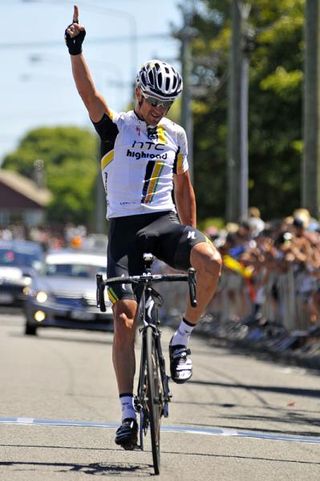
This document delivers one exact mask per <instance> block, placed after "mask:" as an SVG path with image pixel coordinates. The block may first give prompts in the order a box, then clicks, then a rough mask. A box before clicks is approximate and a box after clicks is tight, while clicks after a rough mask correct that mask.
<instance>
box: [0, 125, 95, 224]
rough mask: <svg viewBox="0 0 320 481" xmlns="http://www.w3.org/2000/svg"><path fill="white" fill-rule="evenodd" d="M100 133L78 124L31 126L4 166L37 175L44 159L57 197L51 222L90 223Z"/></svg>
mask: <svg viewBox="0 0 320 481" xmlns="http://www.w3.org/2000/svg"><path fill="white" fill-rule="evenodd" d="M96 149H97V141H96V136H95V135H94V134H93V133H91V132H90V131H89V130H88V129H81V128H78V127H42V128H38V129H34V130H31V131H30V132H28V133H27V134H26V135H25V136H24V138H23V139H22V140H21V142H20V144H19V145H18V148H17V149H16V150H15V151H14V152H12V153H10V154H9V155H7V156H6V157H5V158H4V161H3V165H2V167H3V168H4V169H11V170H14V171H16V172H19V173H20V174H22V175H24V176H26V177H29V178H33V176H34V168H35V165H34V163H35V161H36V160H37V159H42V161H43V164H44V177H45V179H46V181H47V187H48V189H49V190H50V191H51V192H52V193H53V200H52V202H51V203H50V205H49V207H48V212H47V220H48V222H53V223H59V224H63V223H65V222H74V223H83V224H86V225H88V224H90V221H91V219H92V215H93V210H94V207H95V194H94V187H95V180H96V176H97V173H98V165H97V160H96V157H97V152H96Z"/></svg>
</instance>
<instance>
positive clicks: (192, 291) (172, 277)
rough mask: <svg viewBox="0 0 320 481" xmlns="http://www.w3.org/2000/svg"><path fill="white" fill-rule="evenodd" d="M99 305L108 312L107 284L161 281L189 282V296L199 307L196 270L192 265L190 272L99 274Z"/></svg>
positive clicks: (193, 305) (102, 310) (191, 302)
mask: <svg viewBox="0 0 320 481" xmlns="http://www.w3.org/2000/svg"><path fill="white" fill-rule="evenodd" d="M96 278H97V307H99V308H100V311H101V312H106V304H105V301H104V290H105V287H106V286H112V285H117V284H135V285H138V284H144V285H146V284H153V283H159V282H181V281H183V282H188V285H189V297H190V304H191V306H192V307H197V299H196V283H197V282H196V271H195V269H193V267H190V269H189V270H188V274H151V273H144V274H141V275H138V276H128V277H111V278H109V279H103V275H102V274H97V276H96Z"/></svg>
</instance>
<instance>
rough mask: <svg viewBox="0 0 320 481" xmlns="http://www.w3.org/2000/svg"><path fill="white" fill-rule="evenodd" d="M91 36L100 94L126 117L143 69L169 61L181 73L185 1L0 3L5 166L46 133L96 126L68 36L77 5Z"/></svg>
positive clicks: (88, 50)
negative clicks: (77, 81)
mask: <svg viewBox="0 0 320 481" xmlns="http://www.w3.org/2000/svg"><path fill="white" fill-rule="evenodd" d="M74 3H77V5H78V7H79V16H80V23H82V24H83V25H85V27H86V31H87V35H86V39H85V43H84V46H83V51H84V54H85V56H86V59H87V61H88V63H89V66H90V69H91V72H92V74H93V77H94V79H95V83H96V85H97V87H98V89H99V90H100V91H101V92H102V93H103V95H104V97H105V98H106V100H107V102H108V104H109V105H110V107H111V108H113V109H114V110H116V111H121V110H126V108H127V106H128V103H129V101H130V99H131V96H132V85H133V81H134V79H135V75H136V72H137V70H138V69H139V66H140V65H142V64H143V63H144V62H145V61H147V60H149V59H151V58H161V59H162V60H166V61H168V62H171V63H172V64H173V65H174V66H175V67H176V68H178V69H180V63H179V49H180V45H179V41H178V40H176V39H174V38H172V37H171V36H170V33H171V31H172V26H175V27H177V28H180V27H181V25H182V14H181V10H180V9H179V5H180V4H181V3H182V0H83V1H82V0H78V2H74V1H69V0H10V1H8V0H0V32H1V33H0V58H1V74H0V98H1V109H0V165H1V162H2V160H3V158H4V156H5V155H6V154H7V153H9V152H11V151H13V150H14V149H15V148H16V147H17V145H18V143H19V141H20V140H21V138H22V137H23V136H24V135H25V134H26V133H27V132H28V131H29V130H31V129H33V128H36V127H40V126H56V125H76V126H80V127H90V128H91V123H90V121H89V118H88V114H87V112H86V110H85V108H84V106H83V104H82V101H81V99H80V97H79V96H78V93H77V92H76V89H75V86H74V83H73V79H72V74H71V69H70V59H69V53H68V51H67V48H66V46H65V44H64V30H65V28H66V27H67V26H68V25H69V24H70V23H71V21H72V14H73V5H74Z"/></svg>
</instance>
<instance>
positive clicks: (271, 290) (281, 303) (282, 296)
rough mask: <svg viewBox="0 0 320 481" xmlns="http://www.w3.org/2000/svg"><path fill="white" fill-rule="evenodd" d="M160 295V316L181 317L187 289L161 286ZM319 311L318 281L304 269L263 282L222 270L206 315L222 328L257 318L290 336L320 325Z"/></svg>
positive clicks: (270, 274)
mask: <svg viewBox="0 0 320 481" xmlns="http://www.w3.org/2000/svg"><path fill="white" fill-rule="evenodd" d="M161 293H162V295H163V296H164V297H165V304H164V306H163V314H164V315H165V316H166V317H167V318H169V319H174V318H175V317H179V316H181V313H182V312H183V311H184V309H185V302H186V296H187V290H186V286H185V285H184V284H183V283H181V285H180V283H177V286H175V288H174V289H172V287H171V286H166V285H162V286H161ZM319 308H320V284H319V280H317V279H316V278H315V277H313V275H312V273H310V272H308V271H307V270H306V269H303V268H299V269H297V268H296V266H295V265H293V266H291V267H289V268H288V270H287V271H286V272H285V273H274V272H269V273H268V275H267V276H266V277H265V279H264V280H263V281H262V280H261V279H259V278H250V277H246V276H243V275H241V274H239V273H238V272H234V271H232V270H229V269H226V268H224V269H223V272H222V275H221V278H220V282H219V286H218V289H217V292H216V294H215V296H214V298H213V299H212V300H211V302H210V304H209V306H208V308H207V315H209V317H211V318H212V319H214V320H215V321H219V322H220V323H222V324H223V323H227V322H229V321H244V320H245V319H248V318H249V317H254V316H259V317H260V318H264V319H266V320H267V321H269V322H272V323H276V324H278V325H281V326H283V327H284V328H285V329H286V330H287V331H288V332H291V331H296V330H306V329H308V328H310V326H311V325H312V324H316V323H319V321H320V314H319V310H320V309H319Z"/></svg>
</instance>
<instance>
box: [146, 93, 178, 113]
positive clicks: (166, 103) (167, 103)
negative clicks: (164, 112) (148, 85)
mask: <svg viewBox="0 0 320 481" xmlns="http://www.w3.org/2000/svg"><path fill="white" fill-rule="evenodd" d="M141 94H142V97H143V98H144V99H146V101H147V102H148V104H150V105H152V107H163V108H164V109H169V108H170V107H171V105H172V104H173V100H159V99H157V98H155V97H152V96H151V95H146V94H145V93H143V92H141Z"/></svg>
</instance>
